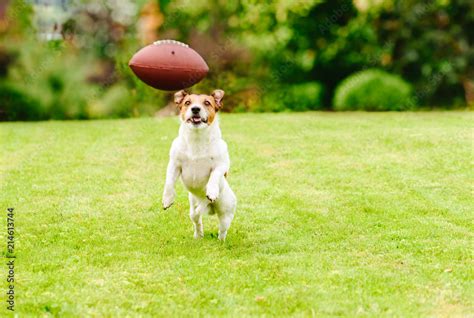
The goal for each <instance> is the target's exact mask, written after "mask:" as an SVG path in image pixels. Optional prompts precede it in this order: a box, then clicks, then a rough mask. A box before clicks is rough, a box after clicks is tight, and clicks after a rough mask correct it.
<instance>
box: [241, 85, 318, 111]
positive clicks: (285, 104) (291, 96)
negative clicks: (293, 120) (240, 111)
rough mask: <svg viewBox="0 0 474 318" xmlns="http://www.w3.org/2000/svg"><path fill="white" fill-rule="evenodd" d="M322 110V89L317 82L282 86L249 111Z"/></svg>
mask: <svg viewBox="0 0 474 318" xmlns="http://www.w3.org/2000/svg"><path fill="white" fill-rule="evenodd" d="M322 108H323V87H322V85H321V84H320V83H318V82H307V83H302V84H294V85H287V86H282V87H280V88H278V89H275V90H274V91H273V92H269V93H268V94H267V95H266V96H264V97H263V102H262V103H258V104H256V105H255V107H254V108H252V109H250V110H251V111H258V112H267V111H270V112H279V111H308V110H321V109H322Z"/></svg>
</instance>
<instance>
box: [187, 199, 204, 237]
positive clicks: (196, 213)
mask: <svg viewBox="0 0 474 318" xmlns="http://www.w3.org/2000/svg"><path fill="white" fill-rule="evenodd" d="M188 198H189V218H190V219H191V221H192V222H193V227H194V238H195V239H199V238H202V237H203V236H204V230H203V225H202V208H201V207H200V204H199V201H198V200H196V198H195V197H194V196H193V195H192V194H191V193H189V195H188Z"/></svg>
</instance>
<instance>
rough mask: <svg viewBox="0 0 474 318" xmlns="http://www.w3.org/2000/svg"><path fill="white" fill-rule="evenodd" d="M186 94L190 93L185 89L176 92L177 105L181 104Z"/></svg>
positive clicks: (175, 100)
mask: <svg viewBox="0 0 474 318" xmlns="http://www.w3.org/2000/svg"><path fill="white" fill-rule="evenodd" d="M186 95H188V92H186V91H185V90H184V89H182V90H180V91H179V92H176V93H174V102H175V103H176V106H179V104H181V102H182V101H183V99H184V97H186Z"/></svg>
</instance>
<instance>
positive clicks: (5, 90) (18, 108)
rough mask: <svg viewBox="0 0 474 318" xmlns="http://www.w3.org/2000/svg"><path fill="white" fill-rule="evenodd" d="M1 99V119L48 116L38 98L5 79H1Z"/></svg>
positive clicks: (35, 118) (32, 118) (29, 118)
mask: <svg viewBox="0 0 474 318" xmlns="http://www.w3.org/2000/svg"><path fill="white" fill-rule="evenodd" d="M0 101H1V106H0V120H39V119H43V118H46V116H45V114H44V113H43V112H42V106H41V103H40V102H39V101H38V100H36V99H34V98H32V97H31V96H28V95H27V94H25V92H24V91H22V90H19V89H17V88H15V87H12V86H11V85H10V84H9V83H6V82H4V81H0Z"/></svg>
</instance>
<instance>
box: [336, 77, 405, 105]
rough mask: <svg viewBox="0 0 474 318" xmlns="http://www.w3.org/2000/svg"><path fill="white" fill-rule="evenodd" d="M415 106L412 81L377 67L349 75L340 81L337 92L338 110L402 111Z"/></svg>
mask: <svg viewBox="0 0 474 318" xmlns="http://www.w3.org/2000/svg"><path fill="white" fill-rule="evenodd" d="M413 106H414V100H413V96H412V87H411V85H410V84H409V83H407V82H406V81H404V80H403V79H402V78H401V77H399V76H396V75H392V74H389V73H387V72H384V71H381V70H378V69H370V70H365V71H361V72H358V73H355V74H353V75H351V76H349V77H348V78H346V79H345V80H344V81H342V82H341V84H339V86H338V87H337V89H336V92H335V96H334V108H335V110H367V111H387V110H388V111H393V110H395V111H400V110H407V109H409V108H411V107H413Z"/></svg>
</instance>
